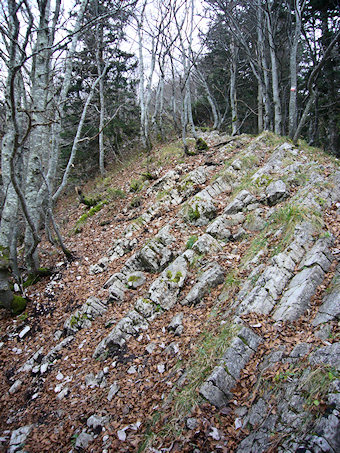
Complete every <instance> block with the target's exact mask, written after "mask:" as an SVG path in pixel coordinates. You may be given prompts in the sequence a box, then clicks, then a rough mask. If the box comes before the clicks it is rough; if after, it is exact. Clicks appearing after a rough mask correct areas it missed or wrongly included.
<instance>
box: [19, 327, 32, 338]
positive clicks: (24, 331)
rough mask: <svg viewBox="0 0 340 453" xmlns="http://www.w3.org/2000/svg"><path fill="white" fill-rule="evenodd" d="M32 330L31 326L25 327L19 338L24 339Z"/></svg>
mask: <svg viewBox="0 0 340 453" xmlns="http://www.w3.org/2000/svg"><path fill="white" fill-rule="evenodd" d="M30 330H31V328H30V326H25V327H24V328H23V329H22V331H21V332H20V333H19V338H24V336H25V335H27V334H28V332H29V331H30Z"/></svg>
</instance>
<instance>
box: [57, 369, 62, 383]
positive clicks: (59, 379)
mask: <svg viewBox="0 0 340 453" xmlns="http://www.w3.org/2000/svg"><path fill="white" fill-rule="evenodd" d="M56 379H57V380H58V381H61V380H62V379H64V375H63V373H61V372H60V371H59V373H58V374H57V376H56Z"/></svg>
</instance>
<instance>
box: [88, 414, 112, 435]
mask: <svg viewBox="0 0 340 453" xmlns="http://www.w3.org/2000/svg"><path fill="white" fill-rule="evenodd" d="M107 422H108V417H100V416H99V415H91V417H89V418H88V419H87V421H86V425H87V426H88V427H89V428H92V430H93V431H94V432H95V433H96V434H99V433H101V432H102V430H103V427H104V426H105V424H106V423H107Z"/></svg>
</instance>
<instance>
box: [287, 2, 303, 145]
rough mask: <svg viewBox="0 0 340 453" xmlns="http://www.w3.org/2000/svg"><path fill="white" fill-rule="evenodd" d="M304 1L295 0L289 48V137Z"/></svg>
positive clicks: (293, 128) (294, 114)
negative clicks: (293, 27)
mask: <svg viewBox="0 0 340 453" xmlns="http://www.w3.org/2000/svg"><path fill="white" fill-rule="evenodd" d="M304 4H305V2H304V1H301V0H295V30H294V37H293V42H292V46H291V49H290V62H289V67H290V94H289V137H290V138H291V139H292V138H293V137H294V134H295V131H296V128H297V51H298V45H299V41H300V36H301V21H302V17H301V16H302V11H303V9H304Z"/></svg>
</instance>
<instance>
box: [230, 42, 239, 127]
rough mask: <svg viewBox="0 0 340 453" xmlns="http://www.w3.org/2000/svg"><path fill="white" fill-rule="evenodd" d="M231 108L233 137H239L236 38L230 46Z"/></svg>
mask: <svg viewBox="0 0 340 453" xmlns="http://www.w3.org/2000/svg"><path fill="white" fill-rule="evenodd" d="M230 52H231V62H230V107H231V135H232V136H233V135H237V133H238V129H239V123H238V113H237V95H236V76H237V54H238V49H237V47H236V45H235V41H234V37H232V40H231V46H230Z"/></svg>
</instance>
